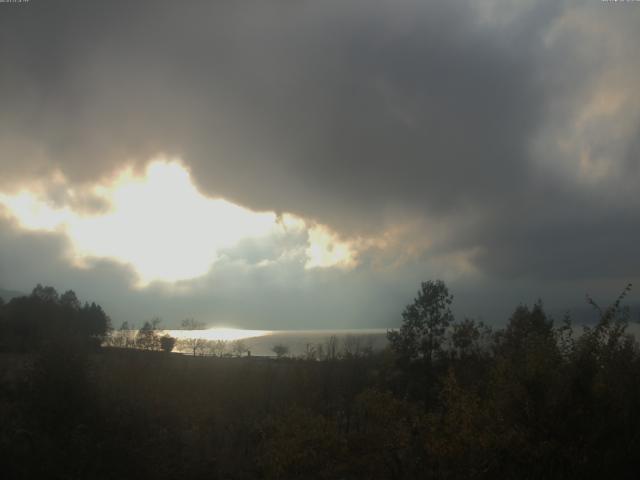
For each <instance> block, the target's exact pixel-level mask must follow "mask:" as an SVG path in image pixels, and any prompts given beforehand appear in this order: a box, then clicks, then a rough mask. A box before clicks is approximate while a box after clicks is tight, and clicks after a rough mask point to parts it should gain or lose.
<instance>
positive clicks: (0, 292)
mask: <svg viewBox="0 0 640 480" xmlns="http://www.w3.org/2000/svg"><path fill="white" fill-rule="evenodd" d="M25 295H26V293H24V292H18V291H16V290H5V289H4V288H0V298H2V299H3V300H4V301H5V302H8V301H9V300H11V299H12V298H13V297H24V296H25Z"/></svg>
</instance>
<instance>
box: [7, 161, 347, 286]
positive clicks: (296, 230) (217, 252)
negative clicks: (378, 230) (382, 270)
mask: <svg viewBox="0 0 640 480" xmlns="http://www.w3.org/2000/svg"><path fill="white" fill-rule="evenodd" d="M56 181H57V182H58V183H60V182H64V179H62V180H60V178H57V180H56ZM42 190H43V189H35V188H34V189H33V190H32V191H30V190H23V191H21V192H19V193H17V194H15V195H7V194H1V193H0V204H2V205H4V207H5V209H6V211H7V212H8V213H9V214H10V216H12V217H14V218H15V219H16V220H17V222H18V224H19V225H20V226H21V227H22V228H24V229H28V230H33V231H46V232H59V233H64V234H65V235H66V236H67V237H68V238H69V240H70V243H71V247H72V248H71V250H72V251H71V256H72V259H73V262H74V263H75V264H76V265H77V266H79V267H83V266H85V265H86V264H87V260H88V259H92V258H109V259H114V260H117V261H119V262H121V263H125V264H129V265H131V266H132V267H133V268H134V269H135V271H136V273H137V275H138V284H137V286H138V287H144V286H147V285H149V284H150V283H151V282H154V281H165V282H176V281H180V280H188V279H193V278H197V277H201V276H203V275H205V274H207V272H209V270H210V269H211V266H212V265H214V264H215V263H216V262H217V261H219V260H220V258H221V256H222V254H221V252H222V251H223V250H224V249H228V248H232V247H234V246H236V245H237V244H238V243H239V242H240V241H241V240H244V239H257V240H259V239H267V238H270V237H277V236H279V237H283V236H287V235H300V233H301V232H302V233H306V239H307V245H306V246H305V247H304V248H298V249H297V250H295V251H294V252H298V251H299V252H303V254H304V255H306V257H305V258H302V259H301V262H302V263H303V264H304V266H305V268H307V269H311V268H328V267H339V268H351V267H353V266H354V265H355V263H356V261H355V251H354V250H353V248H352V247H351V246H350V245H349V244H348V242H345V241H340V240H338V238H337V236H336V234H335V233H334V232H332V231H331V230H330V229H329V228H328V227H326V226H323V225H318V224H309V223H308V222H306V221H305V220H304V219H302V218H300V217H297V216H295V215H291V214H281V215H279V216H278V215H276V213H275V212H255V211H252V210H249V209H247V208H244V207H241V206H239V205H236V204H233V203H231V202H228V201H226V200H224V199H220V198H209V197H206V196H204V195H203V194H201V193H200V192H199V191H198V190H197V189H196V187H195V186H194V185H193V183H192V180H191V177H190V174H189V171H188V170H187V168H185V166H184V165H183V164H182V163H181V162H180V161H177V160H166V159H158V160H155V161H153V162H151V163H150V164H149V165H148V167H147V169H146V171H145V172H144V174H143V175H136V174H135V173H134V172H133V171H132V170H131V169H125V170H123V171H121V172H120V173H119V174H118V175H117V176H116V177H115V178H114V179H113V180H112V181H111V182H107V183H101V184H98V185H95V186H94V187H93V189H92V195H93V196H94V197H98V198H100V199H101V200H102V201H103V202H104V203H105V204H107V205H109V208H108V209H107V210H106V211H104V212H98V213H92V214H86V213H80V212H78V211H76V210H74V209H73V208H72V207H70V206H68V205H65V206H55V205H53V204H52V203H51V202H50V201H48V198H47V196H46V194H45V193H43V191H42ZM44 191H46V189H44ZM68 191H69V192H71V193H73V190H72V189H69V190H68ZM71 196H72V195H71ZM303 238H305V237H304V236H303ZM263 263H264V264H267V263H268V262H266V261H265V262H263Z"/></svg>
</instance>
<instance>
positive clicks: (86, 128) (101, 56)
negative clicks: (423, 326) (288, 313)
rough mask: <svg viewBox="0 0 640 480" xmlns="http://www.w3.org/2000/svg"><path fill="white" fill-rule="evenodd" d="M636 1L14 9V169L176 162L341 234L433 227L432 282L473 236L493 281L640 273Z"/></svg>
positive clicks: (79, 177) (2, 78)
mask: <svg viewBox="0 0 640 480" xmlns="http://www.w3.org/2000/svg"><path fill="white" fill-rule="evenodd" d="M633 7H635V5H625V6H613V5H606V4H601V2H594V4H593V5H590V4H589V5H585V4H584V3H583V2H558V1H543V2H535V3H533V2H531V3H528V2H527V3H526V4H525V3H521V4H520V3H517V2H509V1H501V0H492V1H487V2H465V1H460V2H418V1H415V2H412V1H406V2H396V1H394V2H391V1H389V2H384V1H381V2H345V1H322V2H320V1H313V2H289V1H279V2H239V3H238V2H175V1H172V2H164V1H149V2H142V1H141V2H118V1H116V2H39V1H37V0H32V1H31V2H29V3H28V4H25V5H21V6H19V7H18V6H11V5H2V6H1V8H2V10H1V11H0V72H1V75H0V92H1V93H0V95H1V98H2V105H3V107H2V110H1V111H0V155H1V158H0V165H1V167H2V170H3V175H2V179H0V182H1V183H2V184H3V185H4V187H5V188H10V187H12V186H14V185H16V184H17V182H18V181H19V179H24V178H33V177H34V176H35V177H40V176H42V175H45V174H48V173H50V171H51V170H52V169H55V168H57V169H60V170H61V171H62V172H63V173H64V174H65V175H66V176H67V177H68V178H70V179H71V180H72V181H74V182H92V181H95V180H97V179H98V178H99V177H100V176H102V175H107V174H111V173H112V172H113V170H114V169H115V168H117V167H118V166H121V165H124V164H128V163H131V162H133V161H137V162H138V163H139V164H142V163H144V162H146V161H148V160H149V158H150V157H151V156H153V155H155V154H157V153H165V154H168V155H178V156H180V157H181V158H182V159H183V160H184V161H185V162H186V163H187V165H189V167H190V168H191V169H192V173H193V178H194V180H195V181H196V182H197V183H198V184H199V186H200V187H201V188H203V190H204V191H206V192H208V193H209V194H212V195H215V196H218V195H220V196H224V197H225V198H228V199H231V200H233V201H236V202H239V203H242V204H244V205H247V206H249V207H252V208H255V209H259V210H276V211H291V212H295V213H298V214H301V215H304V216H305V217H308V218H312V219H315V220H318V221H321V222H324V223H327V224H329V225H330V226H332V227H333V228H335V229H337V230H338V231H339V232H341V233H343V234H345V235H354V234H363V235H371V234H378V233H380V232H381V231H382V230H384V229H385V228H388V227H392V226H393V225H394V224H395V223H397V222H398V218H399V216H398V212H401V213H402V219H403V221H404V220H406V219H407V218H417V219H419V221H420V222H422V224H423V225H424V228H423V229H422V231H418V232H416V233H415V236H416V238H415V242H416V243H420V241H421V238H420V237H423V236H424V237H429V238H430V237H437V240H436V241H435V242H434V243H433V244H432V246H431V250H430V251H427V252H426V253H425V256H424V257H423V260H422V263H421V266H419V267H416V268H418V269H419V268H421V269H422V271H423V272H424V273H423V274H422V276H432V274H433V272H434V270H430V267H429V265H432V263H433V261H434V260H433V257H434V256H446V255H448V254H451V255H455V254H456V253H457V252H461V251H468V250H470V249H476V251H477V252H478V253H477V254H476V255H474V256H473V257H472V259H473V260H472V261H473V262H474V265H475V266H476V267H477V268H478V269H479V270H480V273H482V274H484V275H486V277H485V280H484V281H485V283H486V282H493V281H495V282H499V281H503V280H505V279H514V278H520V279H522V278H532V279H534V280H535V279H538V280H543V279H544V280H545V281H548V282H551V281H554V280H557V281H565V280H567V279H570V280H573V281H575V282H577V281H578V279H597V278H599V277H602V278H607V279H615V278H620V280H621V282H622V281H623V279H624V281H626V280H628V279H629V278H630V277H633V276H637V273H636V272H637V271H638V267H639V266H640V265H638V264H637V262H636V261H635V260H634V258H635V257H637V255H635V248H636V245H637V242H638V240H639V239H640V226H639V225H638V222H637V221H635V218H638V217H639V216H640V201H639V200H638V196H637V187H636V185H637V181H638V180H639V176H640V172H639V166H638V165H639V162H638V152H639V148H638V135H637V133H638V131H640V118H639V115H638V111H639V109H640V101H639V100H640V96H639V95H638V93H637V90H636V87H635V85H634V82H635V79H637V75H638V73H640V58H639V57H638V50H637V48H635V49H634V45H637V40H638V34H637V28H636V27H637V24H638V21H640V8H633ZM616 95H617V96H616ZM443 232H445V233H443ZM605 232H606V233H605ZM406 242H407V244H411V243H412V242H413V240H412V239H407V240H406ZM264 248H267V249H269V248H272V247H271V246H264V245H261V246H256V245H244V246H240V247H238V249H236V250H235V253H234V252H229V255H230V256H231V257H233V255H235V254H238V252H240V253H241V255H244V256H246V255H245V253H246V252H245V253H242V252H244V250H247V251H249V252H250V253H251V252H254V251H257V249H264ZM399 248H401V246H400V247H399ZM243 249H244V250H243ZM248 255H249V254H248ZM249 256H251V255H249ZM263 257H264V254H260V255H257V256H256V259H257V258H263ZM256 261H257V260H256ZM358 274H361V275H362V276H365V275H366V274H367V273H366V272H364V273H362V272H360V273H358V272H355V273H353V275H355V276H357V275H358ZM394 275H397V277H398V278H399V277H401V276H402V275H406V276H405V277H403V280H399V282H400V283H403V282H404V281H405V280H404V279H407V283H408V279H409V278H411V279H414V277H416V278H419V277H420V275H414V274H411V275H409V274H408V273H406V272H404V273H403V272H401V271H397V272H396V273H395V274H394ZM343 281H344V280H343ZM576 285H577V284H576ZM354 288H355V287H354ZM229 295H231V296H232V297H233V298H235V297H234V296H233V295H232V294H230V293H229ZM338 303H339V302H338ZM258 304H259V303H256V305H258ZM246 308H251V307H249V306H247V307H246Z"/></svg>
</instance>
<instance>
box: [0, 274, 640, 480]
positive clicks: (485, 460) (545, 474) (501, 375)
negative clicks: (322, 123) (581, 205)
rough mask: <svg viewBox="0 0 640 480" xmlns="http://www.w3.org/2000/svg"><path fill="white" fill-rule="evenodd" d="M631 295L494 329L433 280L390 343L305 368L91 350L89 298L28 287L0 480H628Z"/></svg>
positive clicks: (631, 453) (96, 339) (637, 405)
mask: <svg viewBox="0 0 640 480" xmlns="http://www.w3.org/2000/svg"><path fill="white" fill-rule="evenodd" d="M627 292H628V288H627V289H626V290H625V291H624V292H623V294H622V295H621V296H620V298H618V300H617V301H616V302H615V303H614V304H613V305H612V306H611V307H609V308H606V309H601V308H600V307H598V306H597V305H596V304H595V303H593V302H591V303H592V305H593V307H594V308H595V309H597V311H598V312H599V314H600V315H599V316H600V320H599V322H598V323H597V324H596V325H592V326H591V327H589V328H585V329H584V331H582V330H580V331H579V332H578V330H577V329H576V328H573V327H572V326H571V325H570V322H569V320H568V319H564V320H563V321H562V322H560V323H559V324H557V323H554V322H553V321H552V319H550V318H549V317H548V316H547V315H546V314H545V312H544V310H543V307H542V305H541V304H540V303H537V304H535V305H534V306H533V307H531V308H529V307H526V306H519V307H517V308H516V310H515V311H514V313H513V315H512V316H511V318H510V319H509V321H508V323H507V325H506V327H505V328H503V329H500V330H497V331H492V330H491V329H490V328H488V327H487V326H485V325H483V324H482V323H481V322H477V321H473V320H468V319H465V320H462V321H456V320H455V319H454V318H453V315H452V313H451V311H450V305H451V301H452V297H451V295H450V294H449V292H448V290H447V288H446V286H445V285H444V284H443V283H442V282H426V283H424V284H422V288H421V290H420V291H419V292H418V296H417V298H416V300H415V301H414V303H412V304H410V305H409V306H407V308H406V309H405V311H404V312H403V324H402V327H401V329H400V330H398V331H394V332H390V333H389V340H390V347H389V348H388V349H387V350H386V351H384V352H380V353H375V352H371V351H370V350H367V349H364V350H359V351H357V352H356V353H353V352H352V351H346V352H345V351H342V354H339V355H334V356H331V357H326V358H325V359H324V360H310V359H292V358H279V359H258V358H246V357H244V358H226V357H201V356H187V355H178V354H173V353H167V352H163V351H154V350H136V349H125V348H113V347H111V348H104V347H103V348H101V347H100V346H99V345H101V344H102V343H103V342H104V340H105V338H106V336H107V335H108V334H109V319H108V317H107V316H106V315H105V314H104V312H103V311H102V309H101V308H100V307H99V306H97V305H86V304H85V305H81V304H80V302H78V301H77V299H76V298H75V295H74V294H73V293H72V292H67V293H66V294H64V295H62V296H58V294H57V293H56V292H55V291H54V290H53V289H50V288H46V287H45V288H43V287H37V288H36V289H35V290H34V292H33V294H32V295H31V296H29V297H23V298H16V299H13V300H11V301H10V302H9V303H7V304H5V305H3V306H1V307H0V347H1V348H2V350H3V351H2V353H0V462H1V463H0V465H2V476H3V478H7V479H20V478H47V479H76V478H77V479H128V478H131V479H145V478H154V479H200V478H202V479H204V478H207V479H215V478H229V479H251V478H268V479H271V478H273V479H279V478H280V479H307V478H309V479H341V478H342V479H366V478H372V479H377V478H380V479H386V478H389V479H414V478H492V479H493V478H603V477H605V476H607V477H609V478H635V477H636V476H637V474H638V472H639V471H640V352H639V349H638V344H637V343H636V340H635V339H634V338H633V337H632V336H631V335H630V334H628V333H627V331H626V329H627V326H628V322H629V320H630V319H629V312H628V310H626V309H625V308H623V307H622V301H623V298H624V295H625V294H626V293H627ZM589 301H590V300H589ZM167 350H170V348H168V349H167Z"/></svg>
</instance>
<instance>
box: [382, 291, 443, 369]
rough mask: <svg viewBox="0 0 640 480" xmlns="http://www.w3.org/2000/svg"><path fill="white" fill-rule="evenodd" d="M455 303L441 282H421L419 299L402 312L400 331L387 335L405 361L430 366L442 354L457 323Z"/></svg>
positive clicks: (392, 345)
mask: <svg viewBox="0 0 640 480" xmlns="http://www.w3.org/2000/svg"><path fill="white" fill-rule="evenodd" d="M452 302H453V295H451V294H450V293H449V289H448V288H447V286H446V285H445V283H444V282H443V281H442V280H435V281H433V280H429V281H428V282H422V285H421V288H420V290H419V291H418V296H417V297H416V298H415V299H414V301H413V303H411V304H410V305H407V307H406V308H405V309H404V312H402V326H401V327H400V330H391V331H389V332H388V333H387V338H388V339H389V342H390V344H391V348H392V349H393V350H394V351H395V352H396V353H397V354H398V355H399V356H400V357H401V358H402V359H404V360H407V361H412V360H418V359H421V360H424V361H426V362H427V363H431V362H432V361H433V360H434V358H435V357H437V356H438V355H439V354H440V352H441V351H442V346H443V343H444V339H445V334H446V331H447V328H448V327H449V325H451V323H452V322H453V320H454V317H453V313H452V312H451V303H452Z"/></svg>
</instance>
